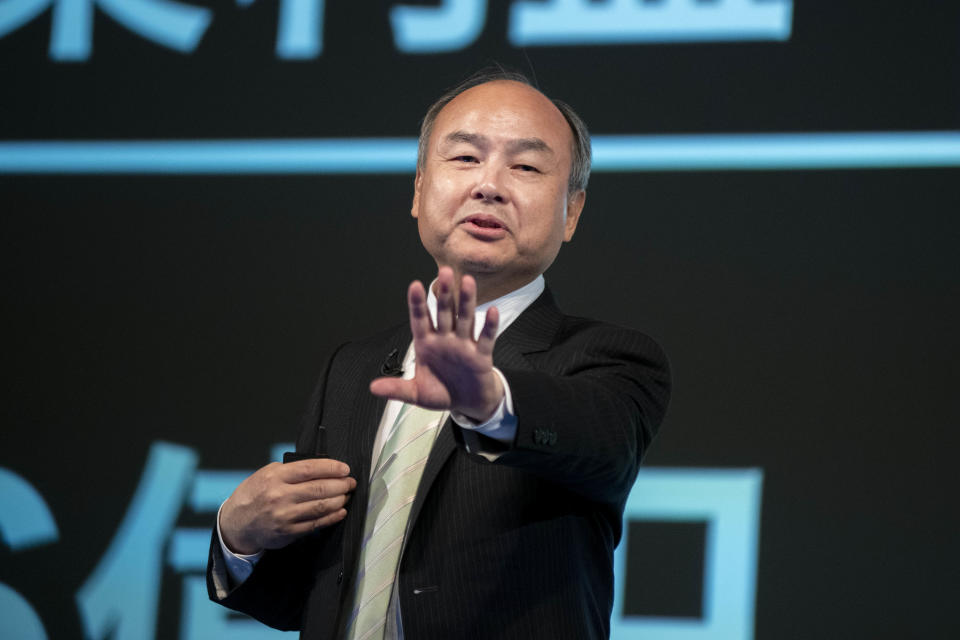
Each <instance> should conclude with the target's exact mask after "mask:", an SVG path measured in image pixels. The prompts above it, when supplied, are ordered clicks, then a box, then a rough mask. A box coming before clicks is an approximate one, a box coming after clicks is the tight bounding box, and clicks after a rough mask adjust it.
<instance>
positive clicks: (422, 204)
mask: <svg viewBox="0 0 960 640" xmlns="http://www.w3.org/2000/svg"><path fill="white" fill-rule="evenodd" d="M589 162H590V159H589V139H588V137H587V133H586V129H585V127H584V126H583V124H582V122H581V121H580V120H579V118H578V117H577V116H576V114H575V113H573V111H572V110H570V108H569V107H567V106H566V105H564V104H562V103H555V102H553V101H551V100H550V99H548V98H547V97H546V96H544V95H543V94H542V93H540V92H539V91H537V90H536V89H534V88H533V87H531V86H530V85H529V84H528V83H527V82H526V80H525V79H524V78H522V76H517V75H513V74H503V73H498V74H495V75H489V74H488V75H480V76H475V77H474V78H472V79H471V80H469V81H467V82H466V83H464V84H463V85H461V86H460V87H458V88H456V89H454V90H453V91H451V92H449V93H448V94H447V95H445V96H444V97H442V98H441V99H440V100H439V101H438V102H437V103H436V104H435V105H434V106H433V107H431V109H430V110H429V111H428V113H427V116H426V117H425V119H424V123H423V127H422V129H421V139H420V155H419V159H418V168H417V173H416V179H415V183H414V197H413V207H412V211H411V213H412V215H413V217H414V218H415V219H416V220H417V223H418V227H419V230H420V237H421V240H422V242H423V245H424V247H425V248H426V249H427V251H428V252H429V253H430V254H431V255H432V256H433V258H434V259H435V260H436V262H437V266H438V269H439V271H438V275H437V278H436V280H435V281H434V283H433V284H432V286H431V287H430V292H429V293H428V292H427V290H426V289H425V288H424V287H423V285H422V284H420V283H419V282H414V283H413V284H412V285H411V286H410V288H409V290H408V305H409V310H410V318H409V322H408V323H406V324H405V325H402V326H401V327H398V328H395V329H392V330H389V331H387V332H385V333H383V334H380V335H378V336H374V337H373V338H370V339H368V340H365V341H361V342H356V343H348V344H346V345H344V346H342V347H341V348H340V349H338V351H337V352H336V353H335V354H334V355H333V357H332V358H331V359H330V361H329V362H328V364H327V367H326V370H325V373H324V375H323V376H322V378H321V380H320V383H319V384H318V386H317V389H316V391H315V393H314V396H313V398H312V400H311V405H310V409H309V411H308V412H307V415H306V417H305V418H304V421H303V423H302V425H301V432H300V437H299V439H298V441H297V451H298V452H302V453H310V452H313V451H314V448H315V447H316V446H317V442H316V440H317V435H316V434H317V425H323V426H324V427H325V429H326V434H327V435H326V440H327V442H326V448H327V451H325V452H324V453H325V454H326V455H328V456H329V458H326V459H319V460H317V459H315V460H301V461H298V462H292V463H290V464H285V465H281V464H272V465H268V466H266V467H264V468H262V469H260V470H259V471H257V472H256V473H254V474H253V475H252V476H251V477H250V478H248V479H247V480H246V481H244V482H243V483H242V484H241V485H240V486H239V487H238V488H237V490H236V491H235V492H234V494H233V495H232V496H231V497H230V498H229V499H228V500H227V501H226V502H224V504H223V506H222V507H221V512H220V514H219V516H218V530H216V531H215V532H214V537H213V541H212V544H211V555H210V566H209V570H208V585H209V590H210V596H211V598H212V599H213V600H214V601H217V602H220V603H222V604H224V605H226V606H229V607H231V608H235V609H238V610H241V611H245V612H247V613H250V614H251V615H253V616H254V617H256V618H258V619H260V620H262V621H264V622H266V623H267V624H270V625H273V626H276V627H278V628H282V629H300V630H301V634H302V637H304V638H352V639H356V640H361V639H362V640H366V639H367V638H384V637H387V638H407V639H411V638H417V639H419V638H524V639H525V640H528V639H530V638H550V639H553V638H577V639H582V638H603V637H607V636H608V635H609V621H610V614H611V607H612V602H613V575H612V557H613V549H614V547H615V546H616V544H617V543H618V541H619V539H620V536H621V527H622V514H623V507H624V503H625V501H626V498H627V494H628V492H629V490H630V488H631V486H632V484H633V481H634V479H635V477H636V473H637V467H638V465H639V463H640V459H641V457H642V455H643V453H644V452H645V450H646V448H647V446H648V445H649V443H650V441H651V439H652V438H653V435H654V433H655V432H656V429H657V427H658V425H659V423H660V420H661V419H662V416H663V413H664V411H665V408H666V404H667V399H668V388H669V377H668V374H667V365H666V360H665V358H664V356H663V354H662V352H661V351H660V349H659V348H658V347H657V346H656V344H655V343H654V342H653V341H651V340H650V339H649V338H647V337H646V336H644V335H643V334H640V333H637V332H634V331H631V330H627V329H622V328H619V327H614V326H611V325H605V324H602V323H598V322H595V321H591V320H585V319H582V318H573V317H569V316H564V315H562V314H561V313H560V311H559V309H558V308H557V307H556V305H555V304H554V302H553V299H552V297H551V295H550V293H549V291H547V290H545V288H544V281H543V277H542V275H541V274H542V273H543V272H544V271H545V270H546V269H547V267H549V266H550V264H551V263H552V262H553V260H554V258H555V257H556V255H557V253H558V251H559V249H560V245H561V244H562V243H563V242H564V241H569V240H570V239H571V238H572V237H573V234H574V231H575V230H576V227H577V223H578V221H579V219H580V214H581V212H582V210H583V205H584V201H585V197H586V194H585V187H586V181H587V177H588V175H589ZM411 338H412V344H411ZM401 353H406V357H405V358H404V359H403V361H402V366H401V361H400V355H399V354H401ZM401 369H402V377H396V375H395V374H399V373H400V370H401ZM428 410H432V412H431V411H428ZM448 415H449V417H450V419H447V417H448ZM411 425H416V426H415V427H414V426H411ZM417 447H419V449H417ZM402 486H406V489H401V487H402ZM403 491H407V493H408V495H407V494H403ZM348 501H349V502H348Z"/></svg>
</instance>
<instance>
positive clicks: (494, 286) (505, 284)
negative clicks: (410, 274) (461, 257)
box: [433, 269, 537, 306]
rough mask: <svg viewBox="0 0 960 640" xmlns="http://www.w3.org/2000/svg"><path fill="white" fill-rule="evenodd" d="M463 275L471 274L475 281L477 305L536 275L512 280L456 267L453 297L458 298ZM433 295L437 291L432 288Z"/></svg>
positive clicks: (494, 298) (500, 295) (519, 286)
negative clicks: (462, 270)
mask: <svg viewBox="0 0 960 640" xmlns="http://www.w3.org/2000/svg"><path fill="white" fill-rule="evenodd" d="M464 275H471V276H473V279H474V280H475V281H476V283H477V306H480V305H482V304H486V303H488V302H492V301H493V300H496V299H497V298H500V297H502V296H505V295H507V294H508V293H510V292H511V291H516V290H517V289H519V288H521V287H523V286H525V285H527V284H529V283H531V282H533V280H534V279H536V277H537V276H533V277H532V278H529V279H513V280H504V279H503V278H502V277H496V276H494V277H491V275H492V274H491V275H488V274H483V273H480V274H477V273H468V274H464V273H461V272H459V271H457V270H456V269H454V271H453V299H454V300H455V301H456V300H459V299H460V280H461V279H462V278H463V276H464ZM433 293H434V295H436V293H437V291H436V289H435V288H434V290H433Z"/></svg>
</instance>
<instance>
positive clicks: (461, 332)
mask: <svg viewBox="0 0 960 640" xmlns="http://www.w3.org/2000/svg"><path fill="white" fill-rule="evenodd" d="M453 285H454V275H453V269H451V268H450V267H441V268H440V272H439V274H438V275H437V291H436V294H437V326H436V327H434V326H433V323H432V322H431V321H430V312H429V311H428V309H427V294H426V290H425V289H424V287H423V284H422V283H420V282H419V281H415V282H413V283H412V284H411V285H410V288H409V289H408V290H407V304H408V306H409V308H410V329H411V331H412V332H413V349H414V352H415V353H416V359H417V360H416V373H415V375H414V377H413V378H412V379H410V380H401V379H398V378H377V379H376V380H374V381H373V382H371V383H370V391H371V392H372V393H373V394H374V395H377V396H382V397H385V398H391V399H394V400H401V401H403V402H407V403H410V404H415V405H417V406H420V407H424V408H426V409H437V410H452V411H457V412H459V413H462V414H463V415H465V416H467V417H468V418H470V419H471V420H474V421H475V422H485V421H486V420H488V419H490V417H492V416H493V414H494V412H495V411H496V410H497V407H498V406H499V405H500V402H501V400H502V399H503V397H504V390H503V383H502V382H501V380H500V376H498V375H497V374H496V373H494V371H493V345H494V343H495V342H496V339H497V325H498V323H499V319H500V318H499V313H498V312H497V309H496V307H491V308H490V309H488V310H487V316H486V319H485V321H484V324H483V330H482V331H481V332H480V336H479V337H478V338H477V339H476V340H474V338H473V331H474V326H473V325H474V311H475V309H476V306H477V283H476V281H475V280H474V279H473V277H472V276H468V275H467V276H463V278H462V280H461V282H460V292H459V294H458V298H459V300H458V304H457V305H456V306H454V286H453Z"/></svg>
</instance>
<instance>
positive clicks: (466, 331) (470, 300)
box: [457, 276, 477, 340]
mask: <svg viewBox="0 0 960 640" xmlns="http://www.w3.org/2000/svg"><path fill="white" fill-rule="evenodd" d="M476 308H477V281H476V280H474V279H473V276H463V280H461V281H460V303H459V304H458V305H457V336H459V337H461V338H468V339H470V340H473V317H474V311H475V310H476Z"/></svg>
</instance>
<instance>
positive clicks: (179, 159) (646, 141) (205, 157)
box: [0, 131, 960, 175]
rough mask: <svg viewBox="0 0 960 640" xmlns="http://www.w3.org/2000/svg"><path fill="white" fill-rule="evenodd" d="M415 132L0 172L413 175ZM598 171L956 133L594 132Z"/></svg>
mask: <svg viewBox="0 0 960 640" xmlns="http://www.w3.org/2000/svg"><path fill="white" fill-rule="evenodd" d="M416 154H417V141H416V139H415V138H328V139H289V140H282V139H249V140H243V139H234V140H152V141H148V140H124V141H117V140H93V141H19V142H10V141H8V142H0V174H100V173H106V174H185V175H190V174H224V175H229V174H390V173H412V172H413V170H414V168H415V165H416ZM593 155H594V161H593V169H594V171H597V172H631V171H690V170H694V171H725V170H784V169H876V168H893V167H929V168H932V167H957V166H960V131H903V132H859V133H775V134H700V135H688V134H678V135H595V136H593Z"/></svg>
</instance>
